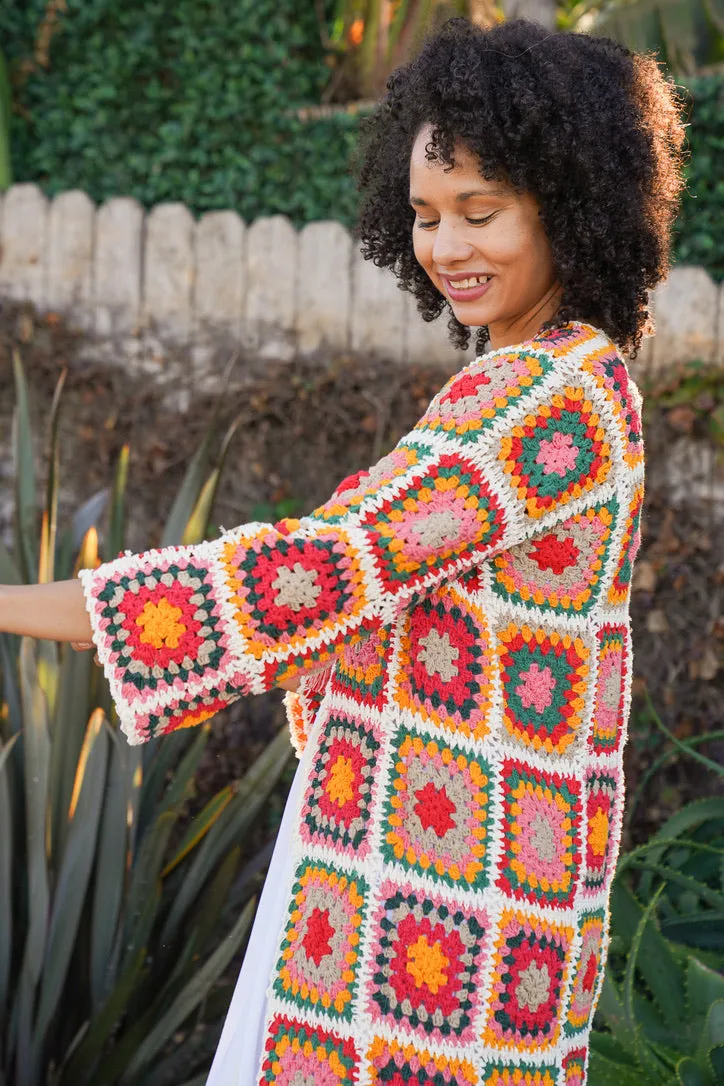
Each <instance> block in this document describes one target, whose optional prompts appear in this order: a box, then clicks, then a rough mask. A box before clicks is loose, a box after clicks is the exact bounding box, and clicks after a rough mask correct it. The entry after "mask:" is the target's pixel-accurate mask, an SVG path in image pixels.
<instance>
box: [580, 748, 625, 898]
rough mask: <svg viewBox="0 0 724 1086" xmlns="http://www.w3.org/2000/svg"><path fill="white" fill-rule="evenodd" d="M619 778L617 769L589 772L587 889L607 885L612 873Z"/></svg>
mask: <svg viewBox="0 0 724 1086" xmlns="http://www.w3.org/2000/svg"><path fill="white" fill-rule="evenodd" d="M619 791H620V778H619V773H618V771H617V770H615V769H600V770H597V769H591V770H589V771H588V773H587V774H586V818H587V820H588V829H587V833H586V847H585V850H584V865H583V886H584V889H585V891H586V892H588V893H593V894H595V893H598V891H599V890H603V889H606V888H607V887H608V885H609V883H610V881H611V878H612V877H613V871H612V863H611V860H612V856H613V850H614V838H613V829H614V826H615V823H616V820H617V818H618V814H619V811H618V806H619V803H620V802H621V800H620V797H619Z"/></svg>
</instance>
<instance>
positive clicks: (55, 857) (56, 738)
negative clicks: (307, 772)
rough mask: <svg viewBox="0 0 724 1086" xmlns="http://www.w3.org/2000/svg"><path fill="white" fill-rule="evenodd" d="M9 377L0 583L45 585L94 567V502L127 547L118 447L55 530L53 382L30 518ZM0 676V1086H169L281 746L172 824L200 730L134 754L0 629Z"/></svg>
mask: <svg viewBox="0 0 724 1086" xmlns="http://www.w3.org/2000/svg"><path fill="white" fill-rule="evenodd" d="M14 370H15V381H16V397H17V407H16V412H15V420H14V434H13V444H14V453H15V465H16V529H15V531H16V539H15V545H14V554H13V555H11V554H10V552H9V551H8V550H7V549H6V548H5V547H4V546H1V545H0V581H3V582H8V581H12V582H16V583H19V582H21V581H23V580H30V579H32V578H33V577H34V576H35V575H36V572H37V577H38V579H39V580H41V581H49V580H51V579H52V578H53V577H54V576H55V575H56V573H57V574H58V575H59V576H68V575H71V573H72V570H73V568H74V567H75V568H80V567H82V566H89V565H91V564H94V563H95V562H97V561H98V535H97V531H96V528H95V521H96V520H97V518H98V515H99V512H100V508H101V506H102V505H103V504H104V501H103V499H105V503H106V504H109V505H110V524H109V529H108V533H107V544H106V548H105V550H106V553H107V554H108V555H115V554H116V553H117V552H118V551H119V550H121V549H122V548H123V523H124V495H125V488H126V478H127V472H128V449H127V448H124V450H123V451H122V453H121V455H120V458H119V461H118V466H117V470H116V474H115V481H114V483H113V486H112V488H111V491H110V494H109V495H101V496H100V499H101V500H99V497H98V496H96V498H95V499H93V500H92V501H91V502H90V503H89V504H88V505H87V506H86V507H84V509H83V510H81V511H80V513H79V514H78V515H77V516H76V518H75V522H74V524H73V525H71V526H70V528H69V530H68V531H67V532H66V533H65V534H63V535H62V536H61V537H60V538H57V536H58V533H57V528H56V519H57V518H56V511H57V498H58V481H59V472H58V411H59V407H60V401H61V389H62V378H61V381H60V382H59V386H58V388H57V390H56V395H55V398H54V402H53V408H52V411H51V419H50V440H49V450H50V455H49V470H48V484H47V490H46V496H45V502H44V508H43V512H42V518H41V520H40V523H39V524H38V519H37V515H36V506H35V492H36V483H35V475H34V471H33V455H32V445H33V442H32V434H31V429H30V423H29V412H28V394H27V386H26V381H25V375H24V373H23V368H22V365H21V361H20V358H19V357H18V356H17V355H16V356H15V358H14ZM233 429H234V428H233V427H232V428H231V430H230V431H229V432H228V433H227V435H226V437H225V439H224V441H223V443H222V447H221V452H220V453H219V454H218V456H217V458H216V463H215V465H214V466H213V468H212V469H211V470H209V462H210V455H211V434H209V435H208V436H207V438H206V439H205V440H204V442H203V444H202V446H201V448H200V449H199V450H198V452H197V453H196V455H195V457H194V459H193V461H192V463H191V464H190V466H189V469H188V471H187V474H186V477H185V480H184V482H183V485H182V487H181V489H180V491H179V494H178V496H177V498H176V501H175V503H174V505H173V509H172V511H171V514H170V517H169V520H168V523H167V526H166V529H165V533H164V537H163V543H164V544H173V543H180V542H188V543H190V542H194V541H196V540H198V539H200V538H201V537H202V536H203V534H204V532H205V531H206V529H207V525H208V519H209V515H210V511H211V508H212V506H213V502H214V496H215V493H216V488H217V486H218V482H219V477H220V474H221V471H222V468H223V461H224V457H225V454H226V450H227V449H228V446H229V441H230V439H231V436H232V434H233ZM0 672H1V677H2V714H1V715H0V916H2V924H0V1082H2V1083H7V1084H10V1083H11V1082H12V1083H14V1084H15V1086H40V1084H41V1083H42V1084H44V1086H45V1084H48V1086H71V1084H72V1086H84V1084H90V1083H92V1084H93V1086H143V1084H146V1083H151V1082H153V1084H154V1086H171V1084H173V1086H177V1084H178V1083H180V1082H183V1081H184V1079H187V1078H189V1076H191V1075H193V1074H194V1073H197V1072H198V1071H199V1070H200V1069H201V1067H203V1066H204V1063H205V1062H208V1055H209V1048H210V1047H211V1048H212V1047H213V1042H214V1038H215V1034H214V1029H216V1031H217V1032H218V1025H216V1026H214V1023H215V1022H216V1023H218V1020H219V1017H220V1015H222V1014H223V1012H224V1010H225V1007H226V1003H227V1001H228V997H229V994H230V993H229V989H228V986H227V988H226V989H219V988H218V981H219V978H220V977H221V976H222V974H223V973H224V971H225V970H226V968H227V966H228V965H229V962H230V961H231V959H232V957H233V956H234V955H235V954H236V953H237V952H238V951H239V949H240V948H241V947H242V945H243V943H244V939H245V936H246V934H247V932H248V930H249V927H250V924H251V921H252V918H253V914H254V908H255V904H256V898H255V892H256V890H257V888H258V885H259V881H260V877H259V872H260V870H261V868H262V867H263V865H264V862H265V854H261V855H258V856H256V857H253V858H251V859H249V858H248V857H244V854H243V846H244V841H245V837H247V836H248V834H249V831H250V829H251V828H252V827H253V825H254V823H255V821H256V820H257V818H258V815H259V813H260V811H261V809H262V807H263V806H264V804H265V801H266V800H267V798H268V797H269V795H270V793H271V791H272V790H273V788H274V786H275V785H276V783H277V781H278V780H279V778H280V775H281V773H282V772H283V770H284V767H285V765H286V762H287V759H288V756H289V751H290V747H289V743H288V740H287V738H286V737H285V736H284V734H282V733H280V734H278V735H277V736H276V738H275V739H274V740H273V741H272V742H271V744H270V745H269V747H268V748H267V750H265V751H264V752H263V753H262V755H261V756H260V757H259V759H258V760H257V761H256V762H255V763H254V764H253V765H252V766H251V768H250V769H249V770H248V772H247V773H246V775H245V776H244V777H243V778H241V779H240V780H237V781H234V782H233V783H232V784H230V785H228V786H227V787H225V788H223V789H222V790H221V791H220V792H218V793H217V794H216V795H214V796H213V797H212V798H211V799H210V800H209V802H208V803H207V804H206V805H205V806H204V808H203V809H202V810H201V811H200V813H199V814H198V815H197V816H196V817H195V818H194V819H192V820H191V821H190V822H189V823H188V824H186V823H185V822H184V820H183V813H184V809H185V806H186V804H187V800H188V798H189V797H190V796H191V795H192V794H193V791H194V773H195V771H196V768H197V767H198V765H199V762H200V759H201V756H202V754H203V751H204V747H205V745H206V743H207V741H208V736H209V728H208V726H202V727H201V728H198V729H194V730H193V731H192V732H181V733H176V734H174V735H172V736H168V737H166V738H163V739H159V740H156V741H153V742H151V743H149V744H147V745H146V746H144V747H129V746H128V745H127V744H126V742H125V740H124V739H123V738H122V737H121V736H120V735H119V733H118V731H117V728H116V723H115V719H114V714H113V709H112V705H111V699H110V695H109V691H108V689H107V686H106V684H105V680H104V679H103V677H102V675H101V674H100V672H99V671H98V670H97V669H96V668H95V667H94V666H93V663H92V660H91V658H90V654H88V653H85V654H77V653H74V652H73V651H72V650H70V648H69V647H67V646H64V647H62V648H60V647H59V646H57V645H55V644H51V643H47V642H33V641H31V640H30V639H22V640H20V639H17V638H14V637H9V636H4V635H3V636H0ZM245 859H246V863H245V864H244V866H243V870H242V869H241V867H242V863H243V861H244V860H245ZM221 934H223V938H222V939H220V938H219V937H220V935H221ZM205 1022H209V1023H211V1026H210V1027H209V1028H207V1029H205V1030H199V1029H198V1028H194V1027H197V1026H198V1024H199V1023H201V1024H202V1025H203V1023H205ZM181 1036H182V1037H183V1041H181V1042H180V1041H179V1037H181ZM209 1038H211V1041H210V1044H209ZM204 1039H206V1044H205V1046H204V1043H203V1042H204ZM198 1081H199V1082H200V1081H203V1077H202V1078H201V1079H199V1080H198Z"/></svg>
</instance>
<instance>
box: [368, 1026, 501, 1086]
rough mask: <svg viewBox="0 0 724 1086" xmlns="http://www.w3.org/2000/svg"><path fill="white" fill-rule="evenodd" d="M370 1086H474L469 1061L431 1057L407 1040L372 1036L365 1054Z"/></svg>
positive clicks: (438, 1056)
mask: <svg viewBox="0 0 724 1086" xmlns="http://www.w3.org/2000/svg"><path fill="white" fill-rule="evenodd" d="M367 1059H368V1060H369V1073H370V1078H369V1082H370V1086H373V1084H374V1083H380V1084H383V1086H478V1083H479V1081H480V1080H479V1079H478V1076H477V1073H476V1071H475V1068H474V1067H473V1065H472V1064H471V1063H470V1061H469V1060H464V1059H463V1060H459V1059H456V1058H455V1057H450V1056H440V1055H435V1054H433V1053H431V1052H429V1051H428V1049H426V1048H419V1047H418V1046H417V1045H415V1044H409V1043H408V1042H407V1041H405V1042H404V1043H401V1042H400V1041H388V1040H386V1039H385V1038H384V1037H375V1038H374V1040H373V1041H372V1044H371V1046H370V1049H369V1051H368V1053H367Z"/></svg>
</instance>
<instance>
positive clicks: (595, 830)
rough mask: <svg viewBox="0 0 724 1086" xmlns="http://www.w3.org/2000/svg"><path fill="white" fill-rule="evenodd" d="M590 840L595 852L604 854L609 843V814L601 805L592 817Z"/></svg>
mask: <svg viewBox="0 0 724 1086" xmlns="http://www.w3.org/2000/svg"><path fill="white" fill-rule="evenodd" d="M589 840H590V842H591V848H592V849H593V852H594V854H595V855H596V856H603V854H604V852H605V851H606V845H607V844H608V815H607V814H606V812H605V811H602V810H601V808H600V807H599V808H598V810H597V811H596V813H595V815H594V816H593V818H592V819H591V825H590V829H589Z"/></svg>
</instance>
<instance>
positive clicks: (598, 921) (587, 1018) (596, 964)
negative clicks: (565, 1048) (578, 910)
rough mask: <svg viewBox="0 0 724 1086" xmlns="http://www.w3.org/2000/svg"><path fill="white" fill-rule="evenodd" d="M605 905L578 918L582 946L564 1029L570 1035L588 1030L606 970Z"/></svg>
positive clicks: (575, 962) (574, 971) (574, 966)
mask: <svg viewBox="0 0 724 1086" xmlns="http://www.w3.org/2000/svg"><path fill="white" fill-rule="evenodd" d="M604 922H605V914H604V910H603V909H596V911H595V912H589V913H583V914H582V915H581V917H580V918H579V921H578V934H579V940H580V942H579V949H578V951H577V953H576V956H575V959H574V962H573V965H572V967H571V977H572V988H571V996H570V999H569V1001H568V1009H567V1011H566V1018H565V1022H564V1023H563V1029H564V1031H565V1033H566V1035H567V1036H569V1037H572V1036H575V1035H576V1034H577V1033H581V1032H583V1031H584V1030H588V1027H589V1026H590V1024H591V1016H592V1012H593V1004H594V998H595V995H596V988H597V986H598V981H599V979H600V977H601V975H602V973H603V965H604V963H603V937H604Z"/></svg>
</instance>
